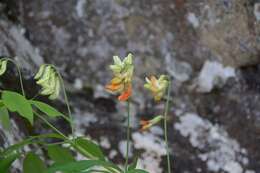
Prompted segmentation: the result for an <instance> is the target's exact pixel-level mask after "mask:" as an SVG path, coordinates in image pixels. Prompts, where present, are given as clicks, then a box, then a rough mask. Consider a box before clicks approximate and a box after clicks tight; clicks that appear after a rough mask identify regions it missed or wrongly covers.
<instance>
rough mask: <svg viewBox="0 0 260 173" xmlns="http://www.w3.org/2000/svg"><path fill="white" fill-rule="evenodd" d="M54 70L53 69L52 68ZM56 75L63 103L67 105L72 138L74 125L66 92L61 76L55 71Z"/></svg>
mask: <svg viewBox="0 0 260 173" xmlns="http://www.w3.org/2000/svg"><path fill="white" fill-rule="evenodd" d="M54 68H55V67H54ZM55 69H56V68H55ZM56 71H57V73H58V75H59V78H60V81H61V85H62V91H63V95H64V99H65V103H66V105H67V109H68V114H69V118H70V121H71V122H70V126H71V133H72V136H73V137H74V134H75V133H74V132H75V130H74V124H73V117H72V115H71V109H70V104H69V99H68V96H67V92H66V88H65V85H64V81H63V78H62V76H61V74H60V73H59V72H58V70H57V69H56Z"/></svg>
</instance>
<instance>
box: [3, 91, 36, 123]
mask: <svg viewBox="0 0 260 173" xmlns="http://www.w3.org/2000/svg"><path fill="white" fill-rule="evenodd" d="M2 100H3V103H4V105H5V106H6V107H7V108H8V109H9V110H10V111H11V112H18V113H19V114H20V115H21V116H23V117H24V118H26V119H27V120H28V121H29V122H30V123H31V124H33V111H32V106H31V104H30V102H29V101H28V100H27V99H26V98H25V97H24V96H22V95H21V94H18V93H16V92H13V91H3V93H2Z"/></svg>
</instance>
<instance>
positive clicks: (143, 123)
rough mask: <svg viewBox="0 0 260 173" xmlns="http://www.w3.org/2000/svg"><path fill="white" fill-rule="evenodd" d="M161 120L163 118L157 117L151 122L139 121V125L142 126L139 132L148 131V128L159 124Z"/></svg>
mask: <svg viewBox="0 0 260 173" xmlns="http://www.w3.org/2000/svg"><path fill="white" fill-rule="evenodd" d="M162 119H163V116H162V115H158V116H156V117H154V118H153V119H151V120H141V121H140V125H141V126H142V127H141V131H145V130H148V129H149V128H151V127H152V126H154V125H155V124H157V123H159V122H160V121H161V120H162Z"/></svg>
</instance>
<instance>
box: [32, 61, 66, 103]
mask: <svg viewBox="0 0 260 173" xmlns="http://www.w3.org/2000/svg"><path fill="white" fill-rule="evenodd" d="M34 79H36V80H37V81H36V83H37V84H38V85H40V86H41V87H42V89H41V92H40V94H41V95H48V96H49V99H51V100H54V99H56V98H57V97H58V96H59V93H60V85H61V84H60V78H59V76H58V73H57V71H56V69H55V68H54V67H53V66H51V65H47V64H43V65H41V67H40V69H39V71H38V72H37V74H36V75H35V77H34Z"/></svg>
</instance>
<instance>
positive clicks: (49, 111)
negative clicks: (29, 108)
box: [30, 100, 63, 118]
mask: <svg viewBox="0 0 260 173" xmlns="http://www.w3.org/2000/svg"><path fill="white" fill-rule="evenodd" d="M30 103H31V104H33V105H34V106H36V107H37V108H38V109H39V110H40V111H42V112H43V113H45V114H46V115H48V116H49V117H51V118H54V117H58V116H61V115H63V114H62V113H60V112H59V111H58V110H56V109H55V108H54V107H52V106H50V105H48V104H46V103H43V102H40V101H34V100H31V101H30Z"/></svg>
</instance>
